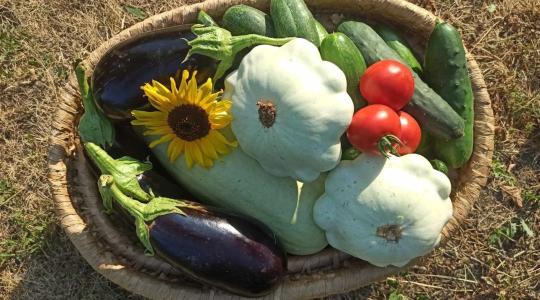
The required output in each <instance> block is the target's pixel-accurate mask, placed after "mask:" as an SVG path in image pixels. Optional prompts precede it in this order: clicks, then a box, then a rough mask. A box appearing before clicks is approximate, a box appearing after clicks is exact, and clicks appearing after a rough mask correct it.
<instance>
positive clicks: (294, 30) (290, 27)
mask: <svg viewBox="0 0 540 300" xmlns="http://www.w3.org/2000/svg"><path fill="white" fill-rule="evenodd" d="M270 15H271V16H272V21H273V22H274V29H275V30H276V35H277V37H300V38H304V39H306V40H309V41H310V42H312V43H313V44H315V45H316V46H317V47H318V46H319V45H320V44H321V41H320V40H319V33H318V32H317V24H316V20H315V18H313V15H312V14H311V12H310V11H309V9H308V7H307V5H306V3H305V2H304V1H303V0H272V1H271V2H270Z"/></svg>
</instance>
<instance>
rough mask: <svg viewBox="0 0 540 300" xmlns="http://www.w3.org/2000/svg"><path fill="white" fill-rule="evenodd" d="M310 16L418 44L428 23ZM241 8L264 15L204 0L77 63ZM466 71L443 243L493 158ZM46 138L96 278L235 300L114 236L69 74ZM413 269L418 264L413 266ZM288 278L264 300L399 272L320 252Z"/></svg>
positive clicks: (484, 110)
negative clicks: (371, 25)
mask: <svg viewBox="0 0 540 300" xmlns="http://www.w3.org/2000/svg"><path fill="white" fill-rule="evenodd" d="M306 2H307V3H308V5H309V6H310V8H311V9H312V10H314V11H316V12H321V13H323V14H324V12H336V13H340V12H345V13H347V14H352V15H356V16H358V17H359V18H369V19H373V20H378V21H383V22H387V23H391V24H394V25H396V26H399V29H400V30H402V31H404V32H405V33H408V34H409V35H414V36H415V38H416V39H418V41H420V44H422V43H425V41H426V40H427V39H428V37H429V34H430V33H431V31H432V29H433V27H434V24H435V16H433V15H432V14H430V13H429V12H427V11H425V10H423V9H421V8H419V7H417V6H414V5H412V4H410V3H408V2H404V1H400V0H386V1H384V0H342V1H332V0H314V1H306ZM241 3H242V4H247V5H250V6H254V7H257V8H260V9H262V10H267V9H268V1H263V0H248V1H241V0H233V1H219V0H210V1H206V2H204V3H198V4H194V5H189V6H182V7H179V8H177V9H175V10H172V11H168V12H165V13H162V14H159V15H156V16H153V17H151V18H148V19H146V20H145V21H143V22H141V23H138V24H136V25H134V26H132V27H130V28H128V29H126V30H124V31H122V32H121V33H119V34H118V35H116V36H114V37H113V38H111V39H110V40H109V41H107V42H105V43H104V44H102V45H101V46H100V47H99V48H98V49H97V50H95V51H94V52H92V53H91V55H90V56H89V57H88V58H87V59H86V60H84V64H85V65H86V66H87V68H88V69H89V70H92V69H93V68H94V66H95V65H96V64H97V62H98V61H99V59H100V58H101V57H102V56H103V55H104V54H105V53H106V52H107V50H109V49H110V48H112V47H114V46H115V45H117V44H118V43H120V42H122V41H124V40H126V39H128V38H131V37H134V36H137V35H139V34H141V33H144V32H147V31H150V30H154V29H159V28H164V27H169V26H173V25H179V24H187V23H194V22H195V19H196V15H197V12H198V11H199V10H200V9H204V10H205V11H206V12H207V13H209V14H210V15H212V16H214V17H218V18H219V17H220V16H221V15H222V14H223V13H224V11H225V10H226V9H227V8H228V7H230V6H232V5H235V4H241ZM467 59H468V65H469V70H470V76H471V79H472V83H473V92H474V98H475V124H474V130H475V134H474V152H473V156H472V158H471V160H470V162H469V164H468V165H467V166H465V167H463V168H462V169H461V171H460V174H459V181H458V182H456V184H455V185H454V193H453V195H452V200H453V205H454V216H453V219H452V220H451V221H450V222H449V223H448V224H447V226H446V227H445V228H444V231H443V234H444V237H445V239H447V238H448V237H449V236H450V233H451V232H452V230H453V229H455V228H456V227H457V226H458V225H459V223H460V222H462V221H463V220H464V218H465V217H466V215H467V213H468V212H469V211H470V209H471V208H472V205H473V204H474V201H475V200H476V199H477V198H478V196H479V193H480V190H481V188H482V187H483V186H484V185H485V183H486V180H487V175H488V173H489V168H490V163H491V157H492V154H493V134H494V126H493V112H492V109H491V103H490V99H489V95H488V93H487V90H486V86H485V83H484V79H483V77H482V74H481V72H480V70H479V68H478V65H477V64H476V62H475V61H474V59H473V58H472V56H470V55H468V56H467ZM58 102H59V108H58V110H57V114H56V118H55V122H54V124H53V132H52V135H51V138H50V142H51V150H50V153H49V181H50V184H51V187H52V191H53V195H54V201H55V206H56V211H57V215H58V217H59V219H60V222H61V224H62V227H63V228H64V230H65V231H66V233H67V235H68V236H69V238H70V239H71V241H72V242H73V244H74V245H75V246H76V247H77V249H78V250H79V252H80V253H81V255H82V256H83V257H84V258H85V259H86V260H87V261H88V263H89V264H90V265H92V267H93V268H94V269H96V271H98V272H99V273H101V274H103V275H104V276H105V277H107V278H108V279H110V280H112V281H113V282H115V283H116V284H118V285H120V286H122V287H124V288H125V289H127V290H129V291H131V292H133V293H137V294H141V295H144V296H146V297H149V298H157V299H206V298H220V299H221V298H223V299H234V298H237V297H236V296H233V295H229V294H226V293H224V292H221V291H216V290H214V289H210V288H207V287H202V288H201V287H200V286H199V285H197V284H193V283H192V282H190V281H189V280H188V281H185V280H182V279H178V280H176V281H171V280H170V278H171V276H170V275H180V274H179V272H178V271H177V270H175V269H174V268H172V267H171V266H170V265H169V264H167V263H165V262H163V261H161V260H159V259H157V258H153V257H147V256H144V253H143V251H142V248H141V247H140V246H138V245H137V243H135V242H134V241H133V240H132V239H129V238H128V237H127V236H126V235H125V234H123V232H122V231H119V230H118V229H116V228H115V226H114V224H112V223H111V220H110V219H109V218H108V216H107V215H104V214H103V212H102V207H101V199H100V197H99V193H98V192H97V189H96V178H95V177H94V176H93V175H92V174H91V172H90V169H89V167H88V165H87V163H86V160H85V159H84V156H83V155H82V152H81V148H80V144H79V142H78V137H77V135H76V133H75V131H76V130H75V128H76V127H75V125H76V124H77V122H78V118H79V117H80V113H81V111H82V107H81V103H80V96H79V93H78V90H77V82H76V79H75V76H74V75H73V74H72V75H71V76H70V78H69V82H68V84H67V85H66V87H65V88H64V89H63V90H62V91H61V92H60V94H59V99H58ZM413 263H418V261H414V262H413ZM288 269H289V275H288V276H287V278H286V279H285V281H284V282H283V284H281V285H280V286H279V287H278V288H277V289H276V290H275V291H274V292H273V293H272V294H270V295H268V296H266V297H265V298H267V299H275V298H281V299H297V298H302V299H304V298H313V297H321V296H325V295H330V294H335V293H342V292H346V291H349V290H352V289H356V288H359V287H361V286H363V285H366V284H368V283H370V282H373V281H376V280H379V279H382V278H384V277H386V276H388V275H391V274H395V273H397V272H399V271H400V270H401V269H399V268H394V267H389V268H378V267H374V266H371V265H369V264H367V263H365V262H362V261H360V260H357V259H351V258H350V257H349V256H348V255H346V254H344V253H341V252H339V251H335V250H331V249H327V250H324V251H322V252H321V253H318V254H316V255H312V256H306V257H291V259H290V261H289V265H288Z"/></svg>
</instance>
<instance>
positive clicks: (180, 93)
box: [178, 70, 189, 103]
mask: <svg viewBox="0 0 540 300" xmlns="http://www.w3.org/2000/svg"><path fill="white" fill-rule="evenodd" d="M188 78H189V72H188V70H184V71H182V80H181V81H180V88H178V100H181V101H182V103H185V100H184V99H185V98H186V90H187V80H188Z"/></svg>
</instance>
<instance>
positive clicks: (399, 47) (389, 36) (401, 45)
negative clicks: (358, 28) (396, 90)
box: [373, 24, 422, 75]
mask: <svg viewBox="0 0 540 300" xmlns="http://www.w3.org/2000/svg"><path fill="white" fill-rule="evenodd" d="M373 29H375V31H376V32H377V33H378V34H379V36H381V37H382V39H383V40H384V41H385V42H386V44H387V45H388V46H390V48H392V49H394V51H396V52H397V54H398V55H399V56H400V57H401V58H402V59H403V61H405V62H406V63H407V65H408V66H409V67H411V69H413V71H415V72H416V74H419V75H420V74H422V65H420V63H419V62H418V60H417V59H416V57H415V56H414V54H413V53H412V51H411V50H410V46H409V44H408V43H407V41H406V40H404V39H403V38H402V37H401V36H399V35H398V34H397V33H396V32H395V31H394V30H392V28H390V27H388V26H386V25H382V24H377V25H375V26H374V27H373Z"/></svg>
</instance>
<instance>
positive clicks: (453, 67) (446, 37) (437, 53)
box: [424, 23, 474, 168]
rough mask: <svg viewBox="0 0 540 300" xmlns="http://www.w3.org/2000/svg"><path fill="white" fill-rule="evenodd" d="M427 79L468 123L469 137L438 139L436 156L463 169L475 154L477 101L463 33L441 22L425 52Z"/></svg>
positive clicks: (467, 131)
mask: <svg viewBox="0 0 540 300" xmlns="http://www.w3.org/2000/svg"><path fill="white" fill-rule="evenodd" d="M424 70H425V73H424V74H425V78H426V81H427V83H428V84H429V85H430V86H431V87H432V88H433V90H434V91H436V92H437V93H438V94H439V95H441V97H443V99H445V100H446V101H447V102H448V104H450V106H451V107H452V108H453V109H454V110H455V111H456V112H457V113H458V114H459V115H460V116H461V117H462V118H463V120H464V121H465V135H464V136H462V137H460V138H458V139H453V140H449V141H447V140H443V139H434V141H433V147H432V148H433V154H434V157H437V158H438V159H440V160H442V161H444V162H445V163H446V164H447V165H448V166H449V167H452V168H459V167H461V166H463V165H464V164H465V163H467V161H468V160H469V158H470V157H471V155H472V151H473V127H474V124H473V122H474V107H473V105H474V103H473V101H474V99H473V92H472V87H471V80H470V78H469V72H468V71H467V59H466V58H465V49H464V47H463V43H462V41H461V36H460V34H459V32H458V31H457V30H456V29H455V28H454V27H452V26H451V25H449V24H448V23H437V25H436V26H435V29H434V30H433V32H432V33H431V36H430V38H429V41H428V44H427V48H426V53H425V69H424Z"/></svg>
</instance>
